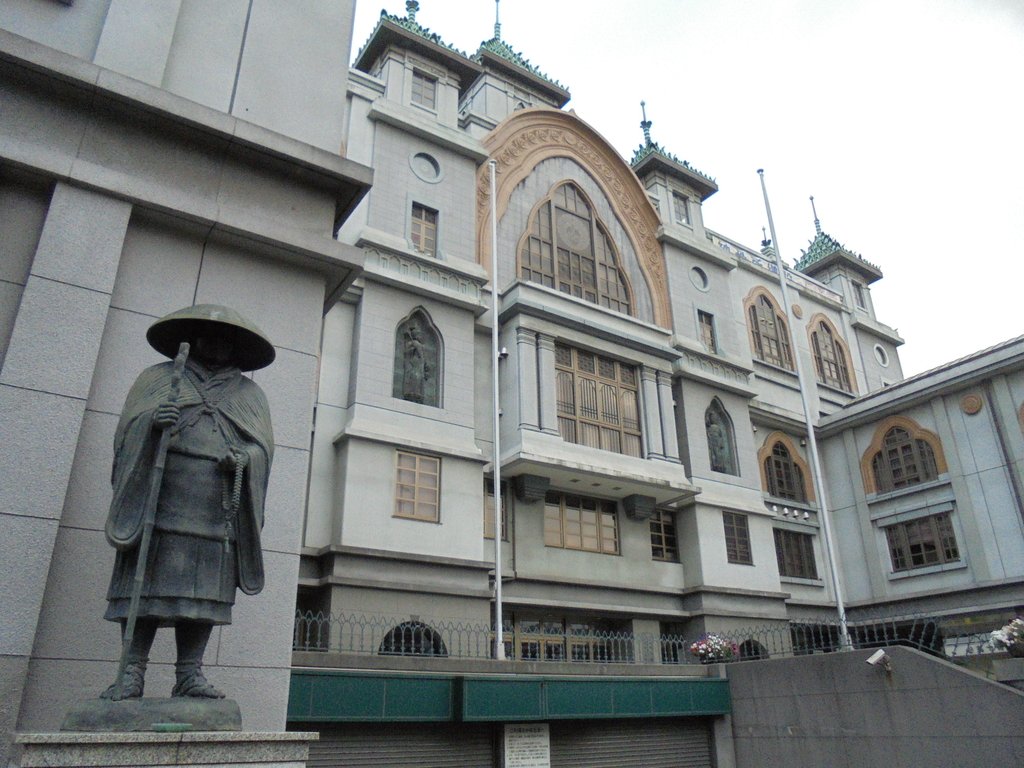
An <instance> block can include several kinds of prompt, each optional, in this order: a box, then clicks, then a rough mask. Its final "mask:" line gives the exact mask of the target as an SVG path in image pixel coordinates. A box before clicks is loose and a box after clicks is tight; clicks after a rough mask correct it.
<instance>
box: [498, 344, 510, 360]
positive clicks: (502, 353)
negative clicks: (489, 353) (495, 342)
mask: <svg viewBox="0 0 1024 768" xmlns="http://www.w3.org/2000/svg"><path fill="white" fill-rule="evenodd" d="M506 357H508V349H507V348H506V347H502V348H501V351H500V352H499V353H498V359H499V360H504V359H505V358H506Z"/></svg>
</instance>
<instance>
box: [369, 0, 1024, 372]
mask: <svg viewBox="0 0 1024 768" xmlns="http://www.w3.org/2000/svg"><path fill="white" fill-rule="evenodd" d="M382 6H383V7H385V8H386V9H387V10H388V11H389V12H391V13H397V14H399V15H405V2H404V0H383V1H382V0H358V2H357V6H356V20H355V33H354V38H353V49H354V50H353V55H354V54H355V52H356V51H357V50H358V49H359V47H360V46H361V45H362V44H363V43H364V42H365V41H366V39H367V38H368V37H369V34H370V32H371V31H372V30H373V27H374V25H375V24H376V23H377V20H378V18H379V16H380V10H381V7H382ZM494 8H495V4H494V1H493V0H420V10H419V12H418V14H417V21H419V22H420V23H421V24H422V25H424V26H425V27H428V28H430V30H431V31H433V32H436V33H438V34H440V35H441V37H442V39H443V40H444V41H445V42H447V43H449V44H451V45H454V46H455V47H456V48H459V49H461V50H463V51H466V52H468V53H473V52H475V51H476V49H477V47H478V46H479V44H480V42H481V41H483V40H486V39H488V38H490V37H491V36H492V35H493V29H494ZM501 31H502V39H503V40H505V41H506V42H507V43H509V44H510V45H511V46H512V47H513V48H515V49H516V50H517V51H519V52H520V53H521V54H522V55H523V56H525V57H526V58H527V59H529V60H530V61H531V62H532V63H533V64H535V65H536V66H538V67H539V68H540V69H541V70H542V71H543V72H544V73H545V74H547V75H548V76H549V77H551V78H553V79H555V80H558V81H559V82H561V83H562V85H564V86H566V87H567V88H568V89H569V91H570V92H571V93H572V100H571V101H570V102H569V104H568V105H567V107H568V108H572V109H575V110H576V113H577V115H578V116H579V117H581V118H582V119H583V120H585V121H586V122H588V123H589V124H590V125H591V126H593V127H594V128H595V129H596V130H597V131H598V132H599V133H601V134H602V135H603V136H604V137H605V138H606V139H607V140H608V141H609V142H610V143H611V144H612V146H614V147H615V148H616V149H617V150H618V151H619V153H620V154H621V155H622V156H623V157H624V158H626V159H627V160H628V159H629V158H630V157H631V156H632V153H633V150H634V149H635V148H636V147H637V146H639V144H640V143H641V141H642V139H643V134H642V133H641V130H640V126H639V124H640V120H641V114H640V101H641V100H645V101H646V102H647V116H648V118H649V119H650V120H652V121H653V123H654V126H653V128H652V131H651V132H652V138H653V139H654V140H655V141H657V142H659V143H660V144H661V145H662V147H664V148H665V149H667V150H669V151H670V152H672V153H674V154H675V155H677V156H678V157H679V158H681V159H685V160H688V161H689V162H690V163H691V164H692V165H693V166H694V167H696V168H698V169H699V170H701V171H702V172H704V173H706V174H708V175H710V176H712V177H713V178H714V179H715V180H716V181H717V182H718V186H719V191H718V192H717V193H716V194H715V195H714V196H713V197H711V198H710V199H709V200H708V201H707V202H705V204H704V222H705V225H706V226H708V227H709V228H710V229H713V230H715V231H716V232H719V233H721V234H723V235H725V236H726V237H729V238H732V239H735V240H738V241H739V242H741V243H743V244H744V245H747V246H749V247H751V248H757V247H758V246H759V244H760V240H761V227H762V226H767V220H766V216H765V212H764V202H763V198H762V196H761V187H760V183H759V181H758V177H757V173H756V171H757V169H758V168H764V169H765V182H766V184H767V186H768V193H769V197H770V201H771V205H772V214H773V216H774V217H775V227H776V234H777V235H778V241H779V242H778V245H779V247H780V249H781V252H782V256H783V258H784V259H785V260H786V261H787V263H789V264H792V263H793V262H794V261H796V260H797V259H798V258H799V257H800V255H801V249H803V248H806V247H807V245H808V242H809V240H811V238H813V236H814V220H813V215H812V213H811V206H810V203H809V202H808V197H809V196H810V195H814V198H815V204H816V206H817V209H818V217H819V218H820V219H821V225H822V228H823V229H824V231H825V232H827V233H828V234H830V235H832V236H833V237H835V238H836V239H837V240H839V241H840V242H841V243H843V244H844V245H845V246H846V247H847V248H848V249H849V250H852V251H854V252H855V253H859V254H860V255H861V256H863V257H864V258H866V259H867V260H868V261H870V262H872V263H874V264H877V265H878V266H880V267H881V269H882V272H883V273H884V274H885V277H884V278H882V280H880V281H879V282H877V283H875V284H874V285H873V286H872V288H871V290H872V298H873V300H874V304H875V310H876V314H877V316H878V319H879V320H881V321H882V322H884V323H887V324H888V325H890V326H893V327H894V328H896V329H897V330H898V331H899V332H900V335H902V336H903V338H904V339H905V340H906V344H905V345H904V346H903V347H901V349H900V358H901V360H902V362H903V368H904V373H905V374H906V375H908V376H910V375H913V374H915V373H919V372H921V371H923V370H927V369H929V368H932V367H934V366H936V365H940V364H942V363H945V362H948V361H951V360H954V359H956V358H958V357H962V356H964V355H966V354H969V353H971V352H974V351H977V350H979V349H982V348H984V347H987V346H991V345H992V344H996V343H998V342H1000V341H1004V340H1006V339H1009V338H1012V337H1014V336H1018V335H1020V334H1022V333H1024V320H1022V318H1024V285H1022V282H1024V195H1022V194H1021V192H1020V189H1021V185H1022V184H1024V97H1022V93H1024V84H1022V82H1021V81H1022V79H1024V0H845V1H844V2H832V0H778V1H771V0H631V1H627V0H589V1H585V0H501Z"/></svg>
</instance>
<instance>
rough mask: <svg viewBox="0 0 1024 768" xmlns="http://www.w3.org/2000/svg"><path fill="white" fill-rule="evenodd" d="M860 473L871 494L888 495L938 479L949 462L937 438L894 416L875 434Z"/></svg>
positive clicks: (908, 420)
mask: <svg viewBox="0 0 1024 768" xmlns="http://www.w3.org/2000/svg"><path fill="white" fill-rule="evenodd" d="M861 470H862V472H863V474H864V485H865V488H866V490H867V491H868V493H872V492H875V493H888V492H889V491H895V490H899V489H900V488H906V487H908V486H911V485H918V484H920V483H927V482H928V481H930V480H935V479H937V478H938V476H939V475H940V474H942V473H943V472H945V471H946V460H945V457H944V456H943V455H942V446H941V445H940V443H939V440H938V437H937V436H936V435H935V434H933V433H931V432H929V431H928V430H926V429H922V428H921V427H920V426H919V425H918V424H917V423H916V422H914V421H913V420H912V419H908V418H906V417H903V416H892V417H890V418H888V419H886V420H885V421H884V422H882V423H881V424H880V425H879V426H878V428H877V429H876V430H875V438H874V440H872V442H871V445H870V446H869V447H868V450H867V451H865V453H864V457H863V459H862V460H861Z"/></svg>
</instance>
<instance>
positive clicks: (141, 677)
mask: <svg viewBox="0 0 1024 768" xmlns="http://www.w3.org/2000/svg"><path fill="white" fill-rule="evenodd" d="M124 628H125V620H124V619H121V636H122V637H124ZM156 628H157V623H156V622H155V621H154V620H152V619H138V620H137V621H136V622H135V632H134V634H133V635H132V645H131V648H129V649H128V663H127V664H126V665H125V668H124V687H123V688H121V687H119V686H118V683H120V682H121V681H120V680H115V681H114V684H113V685H111V686H110V687H109V688H107V690H105V691H104V692H103V693H101V694H100V698H101V699H110V700H112V701H120V700H121V699H141V698H142V691H143V689H144V688H145V687H146V664H147V663H148V662H149V649H150V648H152V647H153V638H155V637H156Z"/></svg>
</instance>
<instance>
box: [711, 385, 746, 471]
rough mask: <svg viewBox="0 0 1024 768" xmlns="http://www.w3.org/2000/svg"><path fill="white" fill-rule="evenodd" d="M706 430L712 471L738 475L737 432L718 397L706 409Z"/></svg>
mask: <svg viewBox="0 0 1024 768" xmlns="http://www.w3.org/2000/svg"><path fill="white" fill-rule="evenodd" d="M704 430H705V432H706V433H707V438H708V462H709V463H710V465H711V471H712V472H724V473H725V474H727V475H738V474H739V473H740V471H739V466H738V464H737V461H736V432H735V430H733V426H732V419H731V418H729V414H728V412H727V411H726V410H725V406H724V405H722V401H721V400H719V399H718V398H717V397H715V398H712V399H711V405H709V406H708V407H707V410H706V411H704Z"/></svg>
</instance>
